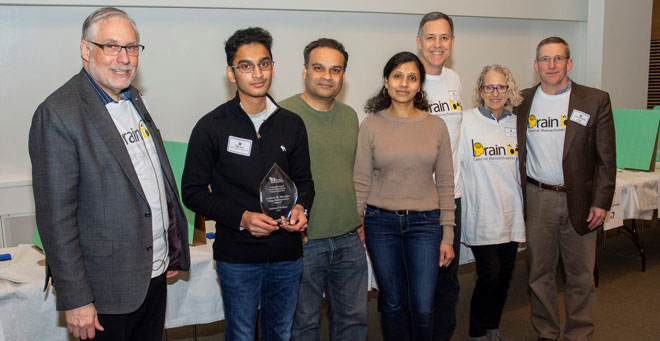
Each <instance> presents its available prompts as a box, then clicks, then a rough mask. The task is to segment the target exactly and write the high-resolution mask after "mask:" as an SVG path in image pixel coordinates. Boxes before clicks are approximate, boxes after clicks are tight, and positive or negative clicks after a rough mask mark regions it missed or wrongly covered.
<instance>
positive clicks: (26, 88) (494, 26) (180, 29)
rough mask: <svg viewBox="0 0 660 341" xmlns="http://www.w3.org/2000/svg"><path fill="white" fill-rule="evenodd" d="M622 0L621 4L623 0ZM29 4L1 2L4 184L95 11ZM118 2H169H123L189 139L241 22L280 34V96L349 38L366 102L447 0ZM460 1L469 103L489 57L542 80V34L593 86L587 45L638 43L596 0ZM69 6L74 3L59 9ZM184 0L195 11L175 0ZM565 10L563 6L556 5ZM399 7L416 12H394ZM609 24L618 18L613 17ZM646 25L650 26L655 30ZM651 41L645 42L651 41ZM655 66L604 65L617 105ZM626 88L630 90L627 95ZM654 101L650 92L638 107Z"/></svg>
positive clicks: (644, 21)
mask: <svg viewBox="0 0 660 341" xmlns="http://www.w3.org/2000/svg"><path fill="white" fill-rule="evenodd" d="M593 1H605V2H604V5H603V6H604V8H605V9H608V6H609V2H616V3H617V4H618V3H619V2H617V0H590V2H589V4H591V2H593ZM618 1H620V2H621V4H623V1H624V0H618ZM21 3H22V4H25V3H30V4H32V5H30V6H19V5H13V4H12V2H8V1H0V103H1V106H0V108H1V109H0V157H1V160H2V161H0V183H3V182H11V181H24V180H30V177H31V176H30V162H29V158H28V155H27V132H28V129H29V126H30V119H31V116H32V113H33V112H34V110H35V108H36V107H37V105H38V104H39V103H40V102H41V101H43V99H45V97H46V96H48V94H50V93H51V92H53V91H54V90H55V89H56V88H57V87H59V86H60V85H62V84H63V83H64V82H65V81H66V80H67V79H69V78H70V77H71V76H72V75H73V74H75V73H76V72H78V71H79V70H80V67H81V62H80V57H79V41H80V26H81V25H82V21H83V20H84V18H85V17H86V16H87V15H89V13H91V12H92V11H93V9H94V8H93V7H89V6H82V5H81V4H83V3H89V2H83V1H43V0H42V1H31V0H25V1H23V2H21ZM110 3H111V4H114V5H117V4H119V5H121V4H124V5H127V4H130V5H132V6H151V5H154V4H156V3H158V4H159V6H163V7H127V8H124V9H125V10H127V12H128V13H129V14H130V15H131V16H132V17H133V18H135V20H136V21H137V23H138V27H139V29H140V33H141V37H142V43H143V44H144V45H146V49H145V53H144V54H143V55H142V56H141V57H140V67H139V72H138V77H137V79H136V85H137V86H138V87H139V88H140V89H141V90H142V91H143V93H144V94H145V95H146V96H147V101H148V103H149V107H150V110H151V112H152V115H153V116H154V119H155V120H156V122H157V124H158V125H159V127H160V129H161V132H162V133H163V135H164V137H165V138H166V139H170V140H177V141H187V140H188V137H189V133H190V131H191V129H192V127H193V125H194V124H195V122H196V121H197V120H198V119H199V118H200V117H201V116H202V115H204V114H205V113H207V112H208V111H210V110H211V109H213V108H214V107H215V106H217V105H219V104H220V103H223V102H225V101H226V100H228V99H229V98H230V97H232V96H233V94H234V89H233V87H232V86H231V84H230V83H229V82H228V81H227V80H226V76H225V74H224V66H225V65H226V61H225V56H224V50H223V42H224V41H225V40H226V39H227V38H228V37H229V36H230V35H231V34H232V33H233V32H234V31H235V30H236V29H238V28H244V27H247V26H250V25H252V26H262V27H264V28H266V29H268V30H270V32H271V33H272V34H273V37H274V48H273V55H274V59H275V61H276V64H275V65H276V66H275V67H276V68H275V76H274V77H275V78H274V83H273V87H272V91H271V94H272V95H273V96H274V97H275V98H276V99H283V98H285V97H288V96H290V95H292V94H294V93H298V92H301V91H302V89H303V84H302V81H301V80H300V73H301V68H302V49H303V47H304V46H305V45H306V44H307V43H308V42H309V41H311V40H313V39H316V38H318V37H321V36H327V37H332V38H336V39H338V40H339V41H342V42H343V43H344V44H345V46H346V48H347V50H348V52H349V54H350V58H349V63H348V72H347V76H346V84H345V88H344V91H343V92H342V94H341V96H340V99H341V100H343V101H345V102H347V103H348V104H350V105H352V106H353V107H355V108H356V109H357V110H358V111H361V108H362V106H363V104H364V102H365V100H366V99H367V98H368V97H369V96H370V95H372V94H373V93H374V92H375V91H376V90H377V88H378V87H379V85H380V82H381V79H380V74H381V73H382V67H383V65H384V64H385V62H386V60H387V59H388V58H389V57H390V56H391V55H392V54H394V53H395V52H398V51H401V50H410V51H414V50H415V34H416V30H417V25H418V22H419V19H420V18H421V14H420V13H424V12H426V11H427V10H429V8H430V9H432V8H431V7H430V6H431V5H432V4H438V1H430V0H422V1H419V2H416V3H415V4H414V5H409V4H407V6H408V7H406V8H405V10H404V9H403V8H402V7H401V4H400V3H399V2H393V1H377V2H376V1H374V0H369V1H366V2H359V1H343V0H342V1H339V2H337V3H334V4H332V5H328V6H335V7H331V8H329V9H332V10H333V11H323V10H320V9H323V8H326V7H324V6H325V2H320V1H307V2H304V5H300V4H299V3H302V2H296V1H283V2H282V3H281V5H280V3H279V2H278V7H279V6H281V7H280V8H295V9H296V10H272V9H267V8H268V6H271V7H273V5H272V1H257V0H253V1H241V2H240V5H241V6H242V7H248V8H249V7H251V8H252V9H238V8H202V7H203V6H208V7H232V5H229V4H236V2H234V1H205V0H190V1H188V2H186V1H180V0H179V1H177V0H170V1H156V2H154V1H149V0H141V1H111V2H110ZM461 3H462V2H456V1H451V2H449V1H441V2H440V4H441V6H439V7H441V8H438V9H441V10H446V9H445V7H446V8H449V9H450V10H446V11H447V12H448V14H450V15H452V16H453V17H454V20H455V26H456V27H455V33H456V46H455V51H454V54H453V56H452V58H451V60H450V63H449V64H450V66H451V67H452V68H454V69H455V70H456V71H457V72H458V73H459V74H460V75H461V77H462V80H463V88H464V91H465V95H464V97H465V98H464V107H465V108H470V107H471V106H472V101H471V97H472V96H471V92H472V88H473V86H474V82H475V78H476V75H477V74H478V73H479V71H480V69H481V68H482V67H483V66H484V65H486V64H491V63H502V64H505V65H508V66H509V67H510V68H511V69H512V70H513V72H514V74H515V76H516V77H517V79H518V82H519V84H520V86H521V87H528V86H531V85H532V84H534V83H535V82H537V77H536V75H535V73H534V72H533V69H532V63H533V58H534V48H535V46H536V44H537V43H538V41H540V40H541V39H542V38H545V37H547V36H550V35H559V36H562V37H564V38H565V39H567V40H568V41H569V43H571V45H572V57H573V58H574V69H573V71H572V72H571V77H573V79H575V80H576V81H578V82H580V83H585V84H591V83H590V81H591V78H590V77H588V72H587V71H588V67H587V66H588V65H589V61H588V60H587V57H586V56H587V55H588V48H587V46H590V45H589V44H591V41H593V39H596V40H597V39H601V41H603V40H604V41H605V43H604V44H603V46H605V48H604V49H603V63H604V64H603V65H605V66H609V65H611V64H613V63H619V61H620V60H622V59H623V58H628V57H629V56H630V54H631V51H630V50H627V49H626V48H617V47H618V46H624V47H625V46H627V45H626V44H633V42H631V41H630V40H632V39H627V40H626V39H624V40H623V41H620V40H618V38H617V41H616V44H615V45H608V41H609V40H608V39H609V37H608V36H603V37H601V38H599V37H595V38H593V39H592V40H589V39H588V38H589V37H590V36H589V33H588V31H589V30H588V23H589V21H588V20H592V19H591V17H590V15H588V13H587V9H588V7H587V0H581V1H571V0H559V1H555V2H554V3H553V9H552V10H548V9H547V8H546V7H547V4H548V3H547V1H540V0H538V1H536V0H535V1H531V0H528V1H524V0H512V1H509V2H505V3H503V2H498V3H497V5H496V6H495V5H493V4H494V3H493V2H492V1H482V0H479V1H468V2H465V3H467V4H461ZM650 3H651V0H643V1H639V2H638V1H635V2H630V3H626V11H628V13H632V14H629V16H631V18H628V17H626V21H625V23H626V29H625V33H624V34H626V35H632V36H635V37H637V36H640V34H641V33H640V32H642V31H644V30H646V31H649V30H648V29H647V28H648V27H650V26H649V25H650V14H649V13H650V10H648V9H647V7H648V8H650V7H649V6H650V5H649V4H650ZM61 4H68V5H69V6H59V5H61ZM338 4H339V5H338ZM365 4H366V5H365ZM177 5H178V6H183V7H186V6H188V8H180V7H167V6H177ZM340 5H344V6H345V7H343V8H344V9H345V10H346V11H342V8H337V6H340ZM367 5H369V6H371V8H373V9H372V10H367V9H366V8H365V7H364V6H367ZM445 5H446V6H445ZM555 5H557V6H555ZM295 6H298V7H295ZM300 6H305V7H300ZM411 6H412V8H410V7H411ZM436 6H437V5H436ZM613 6H614V5H613ZM621 6H623V5H621ZM233 7H236V5H233ZM559 7H560V8H562V10H557V9H556V8H559ZM589 7H592V6H589ZM396 11H400V12H403V13H412V14H398V13H392V12H396ZM385 12H390V13H385ZM488 13H492V14H488ZM508 13H510V15H509V16H508V17H507V14H508ZM605 13H606V17H605V18H609V17H608V16H607V13H608V12H607V11H606V12H605ZM647 14H648V15H647ZM637 16H639V17H637ZM540 19H543V20H540ZM604 22H605V23H608V24H609V23H610V21H609V19H608V21H605V20H604ZM619 26H621V25H619ZM609 27H610V28H611V30H608V29H606V30H605V34H612V35H616V33H617V32H616V29H615V28H616V27H617V26H616V24H610V26H609ZM646 31H644V32H642V33H644V34H647V32H646ZM647 38H648V37H644V38H643V39H645V40H646V42H648V39H647ZM643 39H642V38H639V40H640V41H642V40H643ZM640 44H641V43H640ZM644 44H646V52H644V51H641V52H640V58H642V57H641V56H643V55H644V53H646V57H647V58H648V43H644ZM610 47H612V48H610ZM635 48H636V49H637V47H636V45H635ZM592 52H593V51H589V53H592ZM647 60H648V59H647ZM646 65H647V62H646V63H639V62H636V63H630V65H626V70H621V71H620V72H621V73H626V74H627V75H628V78H626V79H627V80H629V81H627V83H626V84H625V86H623V87H622V86H610V84H612V82H609V81H608V78H607V77H609V75H605V73H604V74H603V85H604V86H606V85H607V88H606V90H608V91H610V92H611V93H612V98H613V101H614V105H615V106H618V107H621V106H620V105H618V104H619V103H618V102H617V101H618V100H619V98H621V97H625V98H631V97H630V96H629V93H642V92H644V93H645V91H646V78H645V76H644V77H643V79H639V78H638V77H642V76H641V75H645V74H646V69H647V66H646ZM623 76H625V75H620V74H617V75H612V77H623ZM592 85H598V84H592ZM620 93H621V94H624V95H623V96H619V94H620ZM615 99H616V101H615ZM635 101H637V99H635ZM621 103H623V102H621ZM644 105H645V101H644V103H641V104H640V105H639V106H637V107H643V106H644ZM631 107H632V106H631ZM1 195H2V193H0V196H1Z"/></svg>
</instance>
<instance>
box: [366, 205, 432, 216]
mask: <svg viewBox="0 0 660 341" xmlns="http://www.w3.org/2000/svg"><path fill="white" fill-rule="evenodd" d="M367 207H369V208H370V209H372V210H379V211H382V212H387V213H394V214H396V215H411V214H419V213H424V212H423V211H413V210H396V211H390V210H386V209H384V208H380V207H376V206H371V205H367Z"/></svg>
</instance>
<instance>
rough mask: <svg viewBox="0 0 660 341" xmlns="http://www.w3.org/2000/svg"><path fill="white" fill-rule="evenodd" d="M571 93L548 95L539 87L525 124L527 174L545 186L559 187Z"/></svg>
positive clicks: (561, 178) (561, 176) (562, 176)
mask: <svg viewBox="0 0 660 341" xmlns="http://www.w3.org/2000/svg"><path fill="white" fill-rule="evenodd" d="M570 95H571V92H570V91H567V92H564V93H562V94H560V95H548V94H546V93H545V92H543V90H541V87H540V86H539V87H538V88H537V89H536V93H535V94H534V99H533V100H532V108H531V109H530V111H529V119H528V121H527V175H528V176H529V177H531V178H533V179H535V180H536V181H539V182H542V183H544V184H548V185H563V184H564V173H563V170H562V159H563V153H564V136H565V135H566V119H567V118H568V101H569V99H570Z"/></svg>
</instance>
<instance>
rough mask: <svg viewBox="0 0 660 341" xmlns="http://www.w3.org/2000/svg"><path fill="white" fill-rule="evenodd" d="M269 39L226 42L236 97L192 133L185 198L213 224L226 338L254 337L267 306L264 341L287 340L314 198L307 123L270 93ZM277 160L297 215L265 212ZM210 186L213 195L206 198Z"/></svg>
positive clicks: (249, 35)
mask: <svg viewBox="0 0 660 341" xmlns="http://www.w3.org/2000/svg"><path fill="white" fill-rule="evenodd" d="M271 45H272V37H271V36H270V34H269V33H268V31H266V30H264V29H262V28H256V27H255V28H253V27H251V28H247V29H243V30H238V31H236V32H235V33H234V34H233V35H232V36H231V37H230V38H229V39H228V40H227V42H226V43H225V52H226V54H227V64H228V65H227V67H226V72H227V77H228V78H229V80H230V81H231V82H232V83H235V84H236V87H237V94H236V97H234V99H232V100H230V101H229V102H227V103H224V104H222V105H220V106H219V107H217V108H215V109H214V110H213V111H211V112H210V113H208V114H207V115H205V116H204V117H202V118H201V119H200V120H199V122H198V123H197V125H196V126H195V128H194V129H193V131H192V134H191V136H190V143H189V145H188V153H187V156H186V165H185V169H184V172H183V178H182V191H183V201H184V204H185V205H186V206H188V207H189V208H190V209H191V210H193V211H195V212H197V213H199V214H201V215H203V216H205V217H206V218H207V219H211V220H215V221H216V239H215V242H214V244H213V258H214V259H215V260H216V265H217V272H218V277H219V278H220V286H221V289H222V298H223V301H224V309H225V317H226V321H227V324H226V329H225V335H226V338H227V339H228V340H247V339H250V340H251V339H253V338H254V333H255V329H256V325H255V324H256V321H257V311H258V306H259V302H261V314H262V316H261V321H262V333H263V335H262V336H263V339H264V340H280V339H281V340H288V339H289V338H290V334H291V325H292V322H293V314H294V311H295V308H296V299H297V294H298V283H299V282H300V275H301V273H302V260H301V256H302V243H301V237H300V231H303V230H304V229H305V228H306V227H307V217H306V213H307V210H309V209H310V208H311V206H312V201H313V199H314V184H313V182H312V174H311V171H310V161H309V150H308V145H307V132H306V130H305V125H304V124H303V121H302V119H301V118H300V117H299V116H298V115H296V114H294V113H292V112H290V111H287V110H285V109H282V108H280V107H279V106H278V105H277V104H276V103H275V101H274V100H273V99H272V98H271V97H270V96H269V95H268V94H267V92H268V89H269V88H270V85H271V81H272V76H273V57H272V53H271ZM274 163H277V164H278V165H279V166H280V167H281V168H282V170H283V171H284V172H285V173H287V174H288V175H289V176H290V177H291V179H292V180H293V182H294V183H295V184H296V187H297V188H298V201H297V204H296V205H295V206H294V208H293V210H292V212H291V215H290V218H289V219H285V220H284V221H283V222H280V223H278V222H276V221H275V220H273V219H272V218H271V217H269V216H267V215H265V214H263V213H261V206H260V201H259V184H260V182H261V181H262V179H263V178H264V176H265V175H266V174H267V173H268V171H269V170H270V168H271V167H272V166H273V164H274ZM209 186H210V189H211V191H209Z"/></svg>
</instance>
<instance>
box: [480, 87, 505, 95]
mask: <svg viewBox="0 0 660 341" xmlns="http://www.w3.org/2000/svg"><path fill="white" fill-rule="evenodd" d="M507 89H509V86H508V85H484V86H482V87H481V90H483V91H484V92H485V93H487V94H489V93H491V92H493V91H494V90H497V92H499V93H502V92H505V91H506V90H507Z"/></svg>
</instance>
